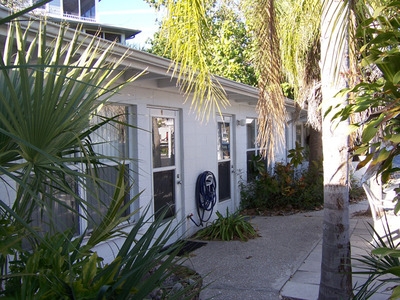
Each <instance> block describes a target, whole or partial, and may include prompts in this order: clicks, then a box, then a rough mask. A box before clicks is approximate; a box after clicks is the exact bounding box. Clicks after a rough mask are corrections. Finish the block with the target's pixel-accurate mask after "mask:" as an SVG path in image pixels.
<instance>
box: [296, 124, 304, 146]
mask: <svg viewBox="0 0 400 300" xmlns="http://www.w3.org/2000/svg"><path fill="white" fill-rule="evenodd" d="M296 142H297V143H299V145H300V146H303V143H302V126H301V125H296Z"/></svg>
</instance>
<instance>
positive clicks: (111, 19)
mask: <svg viewBox="0 0 400 300" xmlns="http://www.w3.org/2000/svg"><path fill="white" fill-rule="evenodd" d="M97 13H98V17H99V22H100V23H105V24H110V25H115V26H121V27H127V28H131V29H137V30H141V31H142V32H141V33H139V34H138V35H137V36H136V37H135V38H134V39H133V40H132V42H133V43H134V44H135V45H138V46H139V47H140V48H141V47H144V46H145V42H146V40H147V38H149V37H152V36H153V34H154V33H155V32H156V31H157V30H158V24H157V17H160V14H159V13H156V12H155V10H154V8H151V7H150V6H149V5H148V4H147V3H146V2H145V1H144V0H101V1H100V2H99V6H98V11H97Z"/></svg>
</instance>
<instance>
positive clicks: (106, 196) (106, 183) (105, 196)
mask: <svg viewBox="0 0 400 300" xmlns="http://www.w3.org/2000/svg"><path fill="white" fill-rule="evenodd" d="M124 172H125V174H124V177H125V186H126V191H125V199H124V204H126V203H128V202H129V201H130V195H129V165H125V170H124ZM118 174H119V170H118V169H117V167H116V166H105V167H99V168H97V176H96V177H97V179H98V181H97V182H96V183H95V182H93V181H89V182H88V183H87V186H86V189H87V201H88V203H89V206H88V208H87V210H88V213H89V214H90V215H89V216H88V228H89V229H93V227H94V224H96V225H99V224H100V222H101V220H102V218H103V216H104V215H105V214H106V212H107V210H108V207H109V206H110V203H111V201H112V198H113V195H114V191H115V183H116V182H117V177H118ZM129 213H130V210H129V209H127V210H126V211H125V212H124V213H123V215H124V216H127V215H128V214H129Z"/></svg>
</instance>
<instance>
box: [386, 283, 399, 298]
mask: <svg viewBox="0 0 400 300" xmlns="http://www.w3.org/2000/svg"><path fill="white" fill-rule="evenodd" d="M389 299H390V300H396V299H400V285H398V286H396V287H395V288H394V289H393V292H392V294H391V295H390V298H389Z"/></svg>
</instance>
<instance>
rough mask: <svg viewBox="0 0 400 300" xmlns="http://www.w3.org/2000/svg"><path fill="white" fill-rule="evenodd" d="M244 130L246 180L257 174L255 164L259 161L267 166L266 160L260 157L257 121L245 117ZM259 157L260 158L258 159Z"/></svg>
mask: <svg viewBox="0 0 400 300" xmlns="http://www.w3.org/2000/svg"><path fill="white" fill-rule="evenodd" d="M246 132H247V151H246V161H247V181H250V180H252V179H254V178H255V177H256V176H257V175H258V171H257V168H256V165H259V164H260V163H262V164H264V166H265V168H266V166H267V161H266V160H265V159H261V158H260V147H259V145H258V143H257V136H258V122H257V119H255V118H247V119H246ZM260 159H261V160H260Z"/></svg>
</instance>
